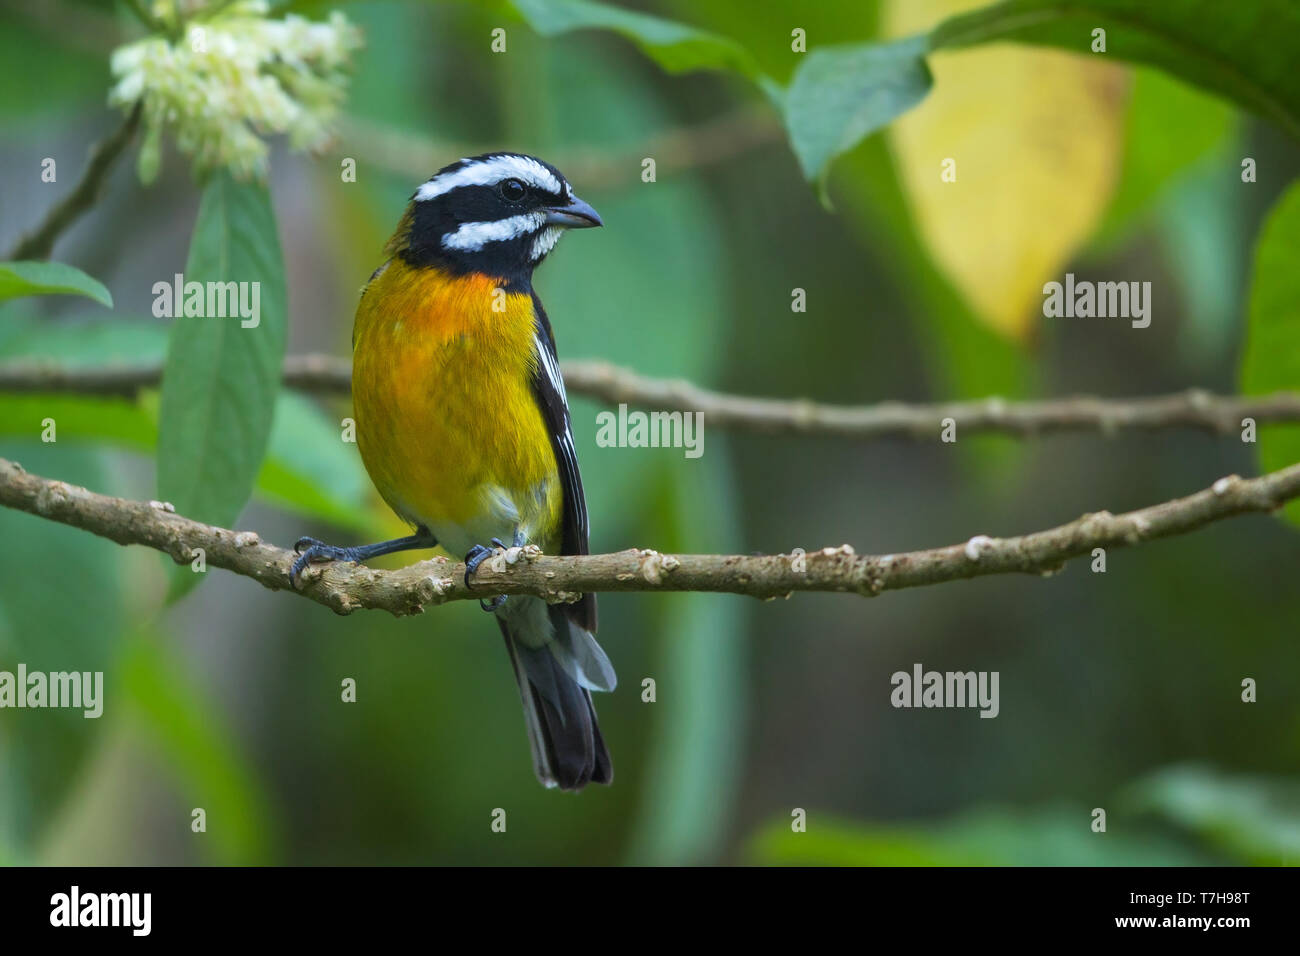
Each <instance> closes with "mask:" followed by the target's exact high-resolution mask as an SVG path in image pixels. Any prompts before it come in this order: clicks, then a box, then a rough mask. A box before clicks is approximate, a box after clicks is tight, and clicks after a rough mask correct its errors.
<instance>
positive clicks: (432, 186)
mask: <svg viewBox="0 0 1300 956" xmlns="http://www.w3.org/2000/svg"><path fill="white" fill-rule="evenodd" d="M511 178H514V179H522V180H523V181H524V182H526V183H528V185H530V186H534V187H536V188H537V189H540V190H542V191H543V192H548V193H563V192H564V187H563V186H561V185H560V181H559V180H558V179H556V177H555V174H554V173H552V172H551V171H550V170H549V169H547V168H546V167H545V166H543V165H542V164H541V163H539V162H538V161H537V160H535V159H533V158H532V157H530V156H489V157H488V158H487V159H481V160H477V161H476V162H472V163H470V164H469V165H468V166H462V167H461V168H460V169H457V170H453V171H452V172H450V173H443V174H442V175H440V176H435V177H433V178H432V179H430V180H429V181H428V182H427V183H424V184H423V185H421V186H420V188H419V189H417V190H416V192H415V200H416V202H423V201H425V200H426V199H436V198H437V197H439V196H441V195H444V194H445V193H449V192H451V191H452V190H453V189H459V188H460V187H461V186H489V185H492V184H493V183H499V182H500V181H501V180H503V179H511Z"/></svg>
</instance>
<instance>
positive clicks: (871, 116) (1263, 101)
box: [786, 0, 1300, 185]
mask: <svg viewBox="0 0 1300 956" xmlns="http://www.w3.org/2000/svg"><path fill="white" fill-rule="evenodd" d="M1096 28H1102V29H1104V30H1106V44H1107V45H1106V52H1105V53H1104V54H1103V53H1093V52H1091V44H1092V31H1093V30H1094V29H1096ZM1297 35H1300V4H1297V3H1295V2H1294V0H1256V2H1255V3H1252V4H1250V5H1249V6H1243V5H1239V4H1226V3H1221V2H1220V0H1186V2H1183V3H1178V4H1172V3H1166V4H1160V3H1150V2H1147V0H1006V2H1004V3H998V4H994V5H992V6H989V7H983V8H981V9H979V10H974V11H972V12H970V13H966V14H961V15H959V16H955V17H952V18H950V19H948V20H945V21H944V22H943V23H941V24H939V25H938V26H937V27H935V28H934V29H933V30H932V31H930V33H928V34H924V35H921V36H917V37H911V38H908V39H906V40H900V41H896V42H894V43H890V44H859V45H854V46H842V47H829V48H824V49H822V50H814V51H813V52H811V53H809V54H807V56H806V57H805V58H804V61H803V63H802V64H801V65H800V67H799V69H798V70H796V71H795V75H794V79H793V80H792V82H791V86H790V93H789V98H790V102H789V103H788V107H787V110H786V125H787V128H788V130H789V134H790V141H791V144H792V145H793V147H794V151H795V153H796V154H797V155H798V157H799V162H800V165H801V166H802V167H803V170H804V174H805V175H806V176H807V177H808V179H809V180H811V181H813V182H815V183H818V184H819V185H820V184H822V183H823V182H824V177H825V175H826V168H827V166H828V165H829V163H830V161H831V160H832V159H833V158H834V157H835V156H837V155H839V154H840V153H843V152H845V151H847V150H848V149H850V148H851V147H852V146H854V145H856V144H857V143H859V142H861V141H862V139H864V138H865V137H866V136H868V135H870V134H871V133H872V132H873V131H875V130H876V129H878V128H879V127H880V126H882V125H884V124H885V123H888V122H889V121H890V120H892V119H893V118H894V117H895V116H897V115H898V114H900V113H902V112H904V111H905V110H908V109H910V108H912V107H913V106H915V105H916V104H917V103H919V102H920V101H921V99H922V98H924V96H925V93H926V91H927V90H928V89H929V74H928V71H927V70H926V67H925V64H924V62H923V57H924V55H925V54H927V53H933V52H935V51H938V50H948V49H960V48H963V47H969V46H974V45H976V44H981V43H993V42H1001V41H1007V40H1010V41H1015V42H1019V43H1029V44H1036V45H1040V46H1052V47H1059V48H1061V49H1064V50H1068V51H1072V52H1075V53H1078V54H1081V55H1084V56H1108V57H1114V58H1116V59H1119V60H1125V61H1128V62H1132V63H1145V64H1148V65H1150V66H1155V67H1159V68H1160V69H1162V70H1164V71H1166V72H1168V73H1170V74H1172V75H1173V76H1176V77H1178V78H1180V79H1183V80H1186V81H1187V82H1189V83H1192V84H1195V85H1196V86H1199V87H1201V88H1202V89H1205V90H1209V91H1211V92H1214V93H1218V94H1220V95H1223V96H1226V97H1228V98H1230V99H1232V100H1234V101H1235V102H1237V103H1239V104H1241V105H1243V106H1245V107H1246V108H1247V109H1250V110H1253V111H1254V112H1257V113H1259V114H1261V115H1262V116H1265V117H1267V118H1269V119H1271V120H1273V121H1274V122H1275V123H1277V124H1278V125H1279V126H1281V127H1282V128H1283V129H1284V130H1287V131H1288V132H1289V133H1291V134H1292V135H1293V136H1297V137H1300V72H1298V71H1296V70H1295V69H1294V47H1293V44H1291V43H1290V42H1289V38H1290V37H1294V36H1297ZM1262 37H1266V38H1269V42H1261V38H1262Z"/></svg>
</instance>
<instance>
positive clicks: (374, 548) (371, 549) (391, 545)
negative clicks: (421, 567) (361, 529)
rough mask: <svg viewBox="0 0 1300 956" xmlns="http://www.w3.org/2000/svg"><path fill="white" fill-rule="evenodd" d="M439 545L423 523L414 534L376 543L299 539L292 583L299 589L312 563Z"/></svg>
mask: <svg viewBox="0 0 1300 956" xmlns="http://www.w3.org/2000/svg"><path fill="white" fill-rule="evenodd" d="M437 545H438V539H437V538H435V537H434V536H433V535H432V534H431V533H430V532H429V529H428V528H426V527H424V526H423V525H421V526H420V527H419V528H418V529H417V530H416V532H415V534H413V535H409V536H408V537H405V538H394V539H393V540H391V541H380V542H379V543H377V544H361V545H357V546H356V547H354V548H340V547H337V546H336V545H332V544H326V543H325V542H324V541H317V540H316V539H315V538H299V539H298V541H297V543H296V544H294V546H293V549H294V550H295V551H297V552H298V557H296V558H294V559H293V564H292V565H290V566H289V583H291V584H292V585H293V586H294V587H295V588H296V587H297V586H298V577H299V575H301V574H302V572H303V569H304V568H305V567H307V565H309V564H324V563H326V562H327V561H354V562H356V563H358V564H360V563H361V562H362V561H366V560H368V559H370V558H376V557H378V556H379V555H381V554H392V553H394V552H395V551H413V550H416V549H419V548H434V547H437Z"/></svg>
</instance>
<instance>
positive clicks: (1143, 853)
mask: <svg viewBox="0 0 1300 956" xmlns="http://www.w3.org/2000/svg"><path fill="white" fill-rule="evenodd" d="M1090 823H1091V817H1090V815H1089V813H1088V811H1087V810H1085V809H1083V808H1070V807H1047V808H1042V809H1038V808H1031V809H1026V810H1019V811H1007V810H983V811H979V812H976V813H971V814H964V815H962V816H959V817H956V818H953V819H951V820H945V821H941V822H938V823H936V824H933V825H930V826H898V825H893V824H872V823H850V822H847V821H844V820H840V819H836V818H835V817H833V816H829V815H826V814H822V813H819V812H817V811H816V810H809V811H808V818H807V831H806V832H803V833H797V832H795V831H794V830H793V829H792V828H791V821H790V820H789V819H783V820H776V821H773V822H772V823H771V824H769V825H768V826H766V827H764V828H763V829H762V830H760V831H759V832H758V833H757V834H756V835H755V836H754V838H753V839H752V840H751V841H750V844H749V852H750V855H751V856H752V857H753V858H754V859H755V860H756V861H757V862H759V863H767V864H778V865H785V866H819V865H821V866H825V865H829V866H1138V865H1142V866H1161V865H1164V866H1191V865H1202V866H1204V865H1209V864H1212V863H1215V862H1219V861H1218V860H1216V859H1215V858H1214V857H1213V856H1211V855H1209V854H1204V853H1202V852H1200V851H1197V850H1194V849H1188V848H1187V847H1185V846H1183V845H1182V844H1180V843H1178V842H1176V841H1173V840H1169V839H1168V838H1166V837H1164V836H1161V835H1159V834H1157V833H1154V832H1152V833H1146V832H1138V831H1134V830H1133V829H1132V828H1127V829H1126V831H1125V832H1124V834H1123V835H1121V834H1120V833H1109V834H1106V836H1105V837H1104V838H1102V837H1100V836H1099V835H1098V834H1096V833H1093V832H1092V830H1091V828H1090V826H1089V824H1090Z"/></svg>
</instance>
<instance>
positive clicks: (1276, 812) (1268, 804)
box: [1125, 766, 1300, 866]
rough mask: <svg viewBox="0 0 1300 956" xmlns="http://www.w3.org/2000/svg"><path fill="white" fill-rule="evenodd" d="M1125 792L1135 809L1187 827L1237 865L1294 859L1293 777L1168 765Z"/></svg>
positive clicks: (1299, 819)
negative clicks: (1224, 772) (1221, 771)
mask: <svg viewBox="0 0 1300 956" xmlns="http://www.w3.org/2000/svg"><path fill="white" fill-rule="evenodd" d="M1125 796H1126V798H1127V800H1129V801H1130V802H1131V805H1132V806H1134V807H1135V808H1136V809H1138V810H1141V811H1146V812H1150V813H1155V814H1158V815H1160V816H1162V817H1164V818H1166V819H1168V820H1169V821H1171V822H1173V823H1175V824H1177V825H1178V826H1181V827H1183V828H1185V829H1187V830H1190V831H1191V832H1192V833H1195V834H1196V835H1198V836H1199V837H1201V838H1202V839H1204V840H1205V842H1206V843H1208V844H1210V845H1212V846H1215V847H1217V848H1219V849H1221V850H1223V851H1224V852H1226V853H1228V854H1230V855H1231V856H1232V857H1233V858H1234V859H1236V860H1240V861H1241V862H1243V863H1248V864H1251V865H1254V866H1285V865H1287V864H1288V863H1290V864H1294V863H1296V862H1297V861H1300V782H1297V781H1296V780H1295V779H1294V778H1288V777H1270V776H1264V775H1234V776H1229V775H1227V774H1221V773H1216V772H1215V771H1213V770H1210V769H1208V768H1204V767H1195V766H1180V767H1170V768H1168V769H1165V770H1162V771H1160V772H1158V773H1156V774H1153V775H1152V776H1150V777H1148V778H1146V779H1144V780H1141V781H1139V782H1138V783H1136V784H1134V785H1133V787H1132V788H1131V789H1130V790H1129V791H1128V792H1127V793H1126V794H1125Z"/></svg>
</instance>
